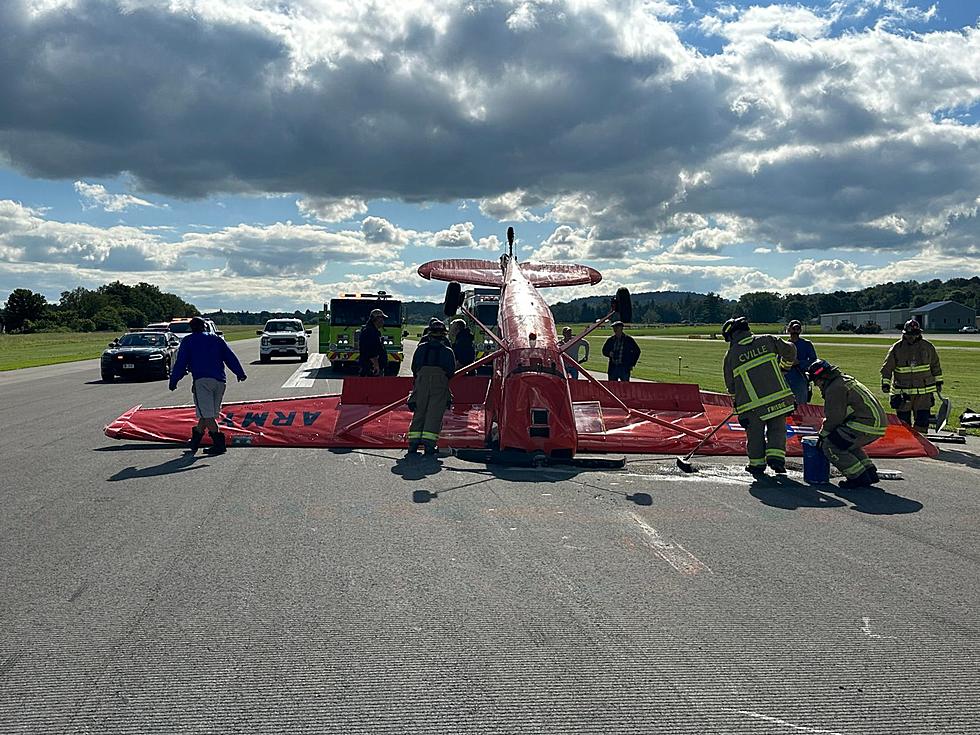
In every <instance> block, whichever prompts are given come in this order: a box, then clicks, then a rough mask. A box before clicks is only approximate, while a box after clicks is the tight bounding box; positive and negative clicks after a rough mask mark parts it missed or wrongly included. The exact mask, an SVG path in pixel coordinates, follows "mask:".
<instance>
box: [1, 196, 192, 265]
mask: <svg viewBox="0 0 980 735" xmlns="http://www.w3.org/2000/svg"><path fill="white" fill-rule="evenodd" d="M180 252H181V248H180V247H179V246H176V245H174V244H171V243H167V242H165V241H163V240H162V239H160V237H159V236H157V235H155V234H153V233H151V232H146V231H144V230H142V229H140V228H137V227H125V226H121V225H119V226H115V227H107V228H102V227H95V226H92V225H88V224H84V223H76V222H58V221H55V220H49V219H46V218H45V216H44V214H43V213H42V212H41V211H40V210H37V209H32V208H30V207H25V206H24V205H23V204H21V203H19V202H15V201H12V200H9V199H5V200H0V259H2V260H5V261H7V262H14V263H31V264H38V263H72V264H77V265H80V266H83V267H90V268H91V267H97V268H101V269H103V270H113V271H126V270H139V269H146V268H161V269H171V268H175V267H177V259H178V257H179V255H180Z"/></svg>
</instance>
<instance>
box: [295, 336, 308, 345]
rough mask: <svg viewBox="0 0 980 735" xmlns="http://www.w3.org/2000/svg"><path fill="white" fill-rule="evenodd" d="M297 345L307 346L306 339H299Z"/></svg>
mask: <svg viewBox="0 0 980 735" xmlns="http://www.w3.org/2000/svg"><path fill="white" fill-rule="evenodd" d="M296 344H300V345H305V344H306V337H300V338H299V339H297V340H296Z"/></svg>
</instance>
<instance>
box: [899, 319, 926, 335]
mask: <svg viewBox="0 0 980 735" xmlns="http://www.w3.org/2000/svg"><path fill="white" fill-rule="evenodd" d="M921 331H922V327H920V326H919V323H918V322H917V321H916V320H915V319H909V320H908V321H907V322H905V326H904V327H902V333H903V334H919V333H920V332H921Z"/></svg>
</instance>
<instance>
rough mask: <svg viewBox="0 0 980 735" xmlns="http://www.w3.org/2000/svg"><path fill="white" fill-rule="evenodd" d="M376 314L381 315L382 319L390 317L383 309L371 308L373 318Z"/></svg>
mask: <svg viewBox="0 0 980 735" xmlns="http://www.w3.org/2000/svg"><path fill="white" fill-rule="evenodd" d="M376 316H380V317H381V318H382V319H387V318H388V315H387V314H385V313H384V312H383V311H381V309H371V318H372V319H374V317H376Z"/></svg>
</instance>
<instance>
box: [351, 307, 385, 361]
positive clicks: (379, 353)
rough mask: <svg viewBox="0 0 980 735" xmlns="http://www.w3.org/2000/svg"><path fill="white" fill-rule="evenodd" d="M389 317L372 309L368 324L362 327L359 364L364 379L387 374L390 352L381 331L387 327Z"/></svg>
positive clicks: (359, 343) (358, 344)
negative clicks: (386, 321) (386, 347)
mask: <svg viewBox="0 0 980 735" xmlns="http://www.w3.org/2000/svg"><path fill="white" fill-rule="evenodd" d="M387 318H388V317H387V315H386V314H385V313H384V312H383V311H381V309H372V310H371V315H370V316H369V318H368V323H367V324H365V325H364V326H363V327H361V331H360V333H359V334H358V337H357V349H358V352H359V355H358V358H357V362H358V365H359V366H360V375H361V376H362V377H371V376H378V375H384V374H385V368H386V367H387V365H388V350H386V349H385V343H384V338H383V337H382V335H381V330H382V328H383V327H384V325H385V319H387Z"/></svg>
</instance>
